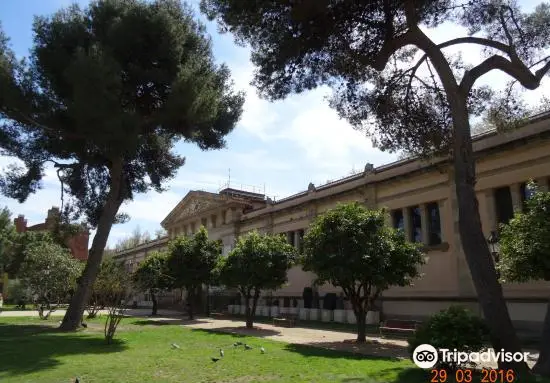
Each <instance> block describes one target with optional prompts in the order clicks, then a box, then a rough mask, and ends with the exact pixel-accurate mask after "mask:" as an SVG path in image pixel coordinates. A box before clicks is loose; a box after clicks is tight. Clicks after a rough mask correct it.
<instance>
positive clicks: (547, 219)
mask: <svg viewBox="0 0 550 383" xmlns="http://www.w3.org/2000/svg"><path fill="white" fill-rule="evenodd" d="M528 187H530V188H534V189H535V193H534V195H533V196H532V197H531V198H530V199H529V200H527V201H526V211H525V212H524V213H516V214H515V216H514V218H512V219H511V220H510V222H509V223H508V224H507V225H504V226H503V227H502V230H501V233H500V257H499V262H498V265H497V266H498V269H499V271H500V275H501V279H502V281H503V282H507V281H509V282H528V281H535V280H544V281H550V193H549V192H541V191H539V190H536V186H535V185H534V184H532V183H530V184H528ZM549 343H550V302H549V303H548V306H547V311H546V316H545V319H544V324H543V331H542V337H541V353H540V355H539V358H538V360H537V363H536V364H535V366H534V368H533V371H534V372H536V373H539V374H541V375H544V376H550V351H549V350H548V348H545V347H543V346H545V345H548V344H549Z"/></svg>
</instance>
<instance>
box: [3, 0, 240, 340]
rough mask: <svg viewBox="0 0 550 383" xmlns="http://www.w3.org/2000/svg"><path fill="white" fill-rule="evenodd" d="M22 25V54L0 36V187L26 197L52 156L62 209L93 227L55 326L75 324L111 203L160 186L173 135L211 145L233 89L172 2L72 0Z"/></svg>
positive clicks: (235, 100) (170, 160) (171, 166)
mask: <svg viewBox="0 0 550 383" xmlns="http://www.w3.org/2000/svg"><path fill="white" fill-rule="evenodd" d="M33 32H34V45H33V47H32V49H31V54H30V56H29V57H28V59H27V60H25V61H16V60H15V59H13V55H12V54H11V52H9V50H8V49H7V43H6V39H5V38H4V36H3V35H2V38H0V53H2V58H1V66H0V69H1V74H0V81H1V83H0V89H2V90H1V91H0V121H2V122H1V124H0V150H1V154H3V155H8V156H14V157H17V158H18V159H20V160H21V161H23V163H24V166H23V167H20V166H16V165H14V166H12V167H10V168H9V169H8V171H7V172H6V173H5V174H4V175H3V176H2V177H0V178H1V179H0V188H1V191H2V193H3V194H4V195H6V196H8V197H11V198H15V199H17V200H18V201H20V202H22V201H25V200H26V198H27V197H28V195H29V194H30V193H34V192H36V191H37V190H38V189H39V188H40V187H41V179H42V177H43V175H44V167H45V165H46V164H48V163H53V165H54V167H55V169H56V171H57V175H58V177H59V180H60V181H61V183H62V190H63V194H62V198H64V199H67V206H69V207H70V209H69V210H70V211H71V212H72V213H74V214H73V216H79V215H83V216H84V217H85V218H86V220H87V222H88V223H89V224H90V225H91V226H92V227H96V228H97V234H96V236H95V237H94V239H93V242H92V247H91V250H90V256H89V259H88V264H87V267H86V268H85V270H84V275H83V278H81V279H80V284H79V287H78V289H77V292H76V294H75V295H74V296H73V299H72V301H71V305H70V308H69V310H68V311H67V315H66V317H65V319H64V322H63V325H62V327H63V328H64V329H75V328H76V327H77V326H78V322H79V321H80V317H81V315H82V312H83V309H84V302H85V301H86V300H87V298H88V294H89V287H90V286H91V284H92V283H93V280H94V279H95V276H96V275H97V272H98V270H99V264H100V262H101V257H102V255H103V250H104V248H105V245H106V242H107V238H108V235H109V232H110V229H111V226H112V224H113V223H114V222H116V220H117V213H118V210H119V207H120V206H121V204H122V203H123V202H124V201H127V200H130V199H132V198H133V197H134V195H135V194H136V193H143V192H146V191H147V190H150V189H153V190H156V191H159V192H160V191H163V183H164V182H165V181H166V180H168V179H170V178H172V177H173V176H174V175H175V174H176V172H177V170H178V168H180V167H181V166H182V165H183V164H184V158H183V157H182V156H180V155H178V154H177V153H175V152H174V151H173V148H174V145H175V144H176V143H177V142H178V141H180V140H184V141H187V142H191V143H195V144H197V145H198V146H199V147H200V148H201V149H203V150H207V149H218V148H222V147H223V146H224V145H225V139H224V137H225V136H226V135H227V134H228V133H229V132H230V131H231V130H232V129H233V128H234V126H235V124H236V122H237V121H238V119H239V117H240V115H241V112H242V105H243V102H244V97H243V95H242V94H241V93H236V92H234V91H233V88H232V82H231V79H230V73H229V70H228V69H227V67H226V66H225V65H219V64H217V63H216V62H215V60H214V57H213V55H212V49H211V40H210V38H209V37H208V36H207V34H206V30H205V27H204V26H203V25H202V24H200V23H199V22H197V21H195V19H194V15H193V13H192V11H191V10H190V8H189V7H187V6H185V5H182V4H181V3H180V1H177V0H157V1H151V2H149V1H144V0H128V1H123V0H104V1H94V2H92V3H90V5H89V6H88V7H87V8H85V9H82V8H80V7H78V6H77V5H72V6H70V7H68V8H65V9H62V10H60V11H59V12H57V13H55V14H54V15H53V16H48V17H37V18H36V20H35V23H34V26H33ZM118 219H120V215H118Z"/></svg>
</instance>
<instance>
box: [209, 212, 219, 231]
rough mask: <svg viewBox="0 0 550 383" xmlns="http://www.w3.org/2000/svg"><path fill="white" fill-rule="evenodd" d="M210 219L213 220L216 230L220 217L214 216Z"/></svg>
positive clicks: (213, 226)
mask: <svg viewBox="0 0 550 383" xmlns="http://www.w3.org/2000/svg"><path fill="white" fill-rule="evenodd" d="M210 219H211V220H212V228H214V229H215V228H216V226H218V216H217V215H216V214H212V216H211V217H210Z"/></svg>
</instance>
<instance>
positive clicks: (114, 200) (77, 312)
mask: <svg viewBox="0 0 550 383" xmlns="http://www.w3.org/2000/svg"><path fill="white" fill-rule="evenodd" d="M110 173H111V185H110V186H111V188H110V190H109V193H108V194H107V200H106V201H105V205H104V206H103V210H102V212H101V216H100V218H99V223H98V225H97V232H96V234H95V236H94V240H93V242H92V247H91V249H90V253H89V255H88V261H87V262H86V267H84V271H83V272H82V275H81V276H80V278H79V281H78V285H77V288H76V291H75V293H74V295H73V296H72V297H71V301H70V304H69V307H68V308H67V312H66V313H65V317H64V318H63V322H62V323H61V326H60V329H61V330H64V331H75V330H76V329H78V327H79V326H80V319H81V318H82V315H83V314H84V310H85V308H86V304H87V303H88V299H89V298H90V293H91V286H92V285H93V283H94V281H95V280H96V277H97V274H98V272H99V266H100V265H101V259H102V258H103V251H104V250H105V246H106V245H107V240H108V239H109V233H110V232H111V228H112V226H113V222H114V220H115V217H116V214H117V213H118V209H119V207H120V205H121V204H122V201H123V199H124V198H121V195H122V193H121V189H122V186H123V185H122V184H123V178H122V176H123V174H122V158H120V159H118V161H115V162H114V163H113V166H112V169H111V172H110Z"/></svg>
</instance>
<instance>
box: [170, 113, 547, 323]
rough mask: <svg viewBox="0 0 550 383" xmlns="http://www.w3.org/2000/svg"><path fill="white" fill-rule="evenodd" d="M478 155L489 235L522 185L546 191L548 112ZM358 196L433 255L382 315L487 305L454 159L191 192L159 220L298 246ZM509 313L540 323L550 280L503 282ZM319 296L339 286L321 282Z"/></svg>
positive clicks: (173, 232)
mask: <svg viewBox="0 0 550 383" xmlns="http://www.w3.org/2000/svg"><path fill="white" fill-rule="evenodd" d="M474 151H475V153H476V158H477V183H476V191H477V198H478V202H479V209H480V214H481V220H482V225H483V230H484V233H485V234H486V236H487V237H489V235H490V233H491V231H494V230H496V229H497V225H498V223H499V222H506V220H507V219H509V217H510V215H511V214H513V211H514V210H518V209H521V208H522V201H523V200H524V199H525V198H527V197H528V195H527V194H528V191H527V188H525V183H526V182H527V181H528V180H530V179H534V180H536V181H537V183H538V184H539V186H540V187H541V188H543V189H546V190H547V189H548V187H549V179H550V115H548V114H546V115H540V116H538V117H537V118H533V119H532V120H531V121H530V122H529V124H527V125H526V126H524V127H522V128H520V129H517V130H514V131H511V132H507V133H500V134H497V133H495V132H490V133H486V134H483V135H480V136H478V137H476V138H475V139H474ZM348 201H361V202H362V203H365V204H366V206H368V207H370V208H385V209H387V211H388V212H389V214H388V224H390V225H393V226H395V227H400V228H402V229H403V230H404V231H405V233H406V234H407V236H408V237H409V239H410V240H412V241H418V242H422V243H423V244H424V245H425V249H426V253H427V256H428V261H427V263H426V265H424V266H423V269H422V273H423V277H422V278H421V279H419V280H417V281H415V284H414V286H411V287H392V288H390V289H389V290H388V291H385V292H384V293H383V295H382V299H381V305H382V312H383V314H385V315H386V316H391V317H411V318H418V317H425V316H427V315H430V314H433V313H434V312H436V311H438V310H440V309H442V308H445V307H447V306H449V305H451V304H457V303H458V304H462V305H465V306H468V307H470V308H472V309H473V310H474V311H476V312H480V309H479V305H478V303H477V299H476V294H475V290H474V287H473V283H472V280H471V277H470V273H469V269H468V266H467V264H466V261H465V258H464V254H463V251H462V246H461V241H460V238H459V234H458V220H459V216H458V211H457V202H456V196H455V189H454V182H453V170H452V166H451V164H450V162H449V161H448V160H447V159H443V158H441V159H434V160H432V161H430V162H424V161H420V160H418V159H407V160H402V161H398V162H395V163H392V164H389V165H384V166H380V167H377V168H375V167H374V166H372V165H371V164H367V165H366V166H365V170H364V172H363V173H360V174H355V175H352V176H349V177H346V178H343V179H340V180H338V181H334V182H331V183H328V184H325V185H319V186H316V185H313V184H310V185H309V187H308V188H307V190H306V191H303V192H300V193H297V194H295V195H292V196H289V197H287V198H284V199H281V200H279V201H276V202H275V201H271V200H270V199H268V198H264V196H263V195H261V194H256V193H247V192H244V191H239V190H235V189H224V190H222V191H220V192H219V193H208V192H203V191H191V192H189V193H188V194H187V195H186V196H185V197H184V198H183V199H182V201H181V202H180V203H179V204H178V205H177V206H176V207H174V209H173V210H172V211H171V212H170V214H169V215H168V216H167V217H166V218H165V219H164V220H163V221H162V223H161V225H162V226H163V227H164V228H165V229H166V230H167V232H168V236H169V238H174V237H175V236H178V235H191V234H193V233H194V232H196V231H197V230H198V228H199V227H200V226H201V225H204V226H205V227H206V228H207V229H208V232H209V236H210V237H211V238H212V239H218V240H221V241H222V242H223V249H224V254H227V252H228V251H229V250H230V249H231V248H232V246H233V244H234V242H235V239H236V238H237V237H238V236H239V235H242V234H243V233H246V232H248V231H251V230H258V231H260V232H264V233H282V234H286V235H287V238H288V241H289V242H290V243H292V244H294V245H295V246H296V247H297V248H300V247H301V241H302V237H303V235H304V233H305V232H306V231H307V228H308V225H309V223H310V222H311V220H312V219H313V218H314V217H315V216H316V215H318V214H320V213H323V212H325V211H327V210H328V209H331V208H333V207H334V206H336V204H337V203H339V202H348ZM313 280H314V275H313V274H311V273H307V272H304V271H302V270H301V268H300V267H294V268H293V269H291V270H290V271H289V283H288V284H287V285H286V286H284V287H283V288H281V289H280V290H277V291H273V292H266V295H273V296H279V297H297V298H301V296H302V291H303V289H304V287H308V286H311V285H312V282H313ZM503 289H504V293H505V296H506V298H507V300H508V304H509V308H510V313H511V315H512V318H513V320H514V322H515V323H516V324H517V325H518V326H522V325H526V326H529V327H533V326H537V327H538V326H539V325H540V324H541V323H542V320H543V316H544V313H545V307H546V304H547V302H548V297H549V295H548V292H549V291H550V283H547V282H532V283H525V284H515V283H507V284H505V285H504V286H503ZM318 292H319V294H320V295H321V296H322V295H323V294H326V293H328V292H337V293H339V291H338V289H335V288H334V287H333V286H330V285H324V286H320V287H319V288H318Z"/></svg>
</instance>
